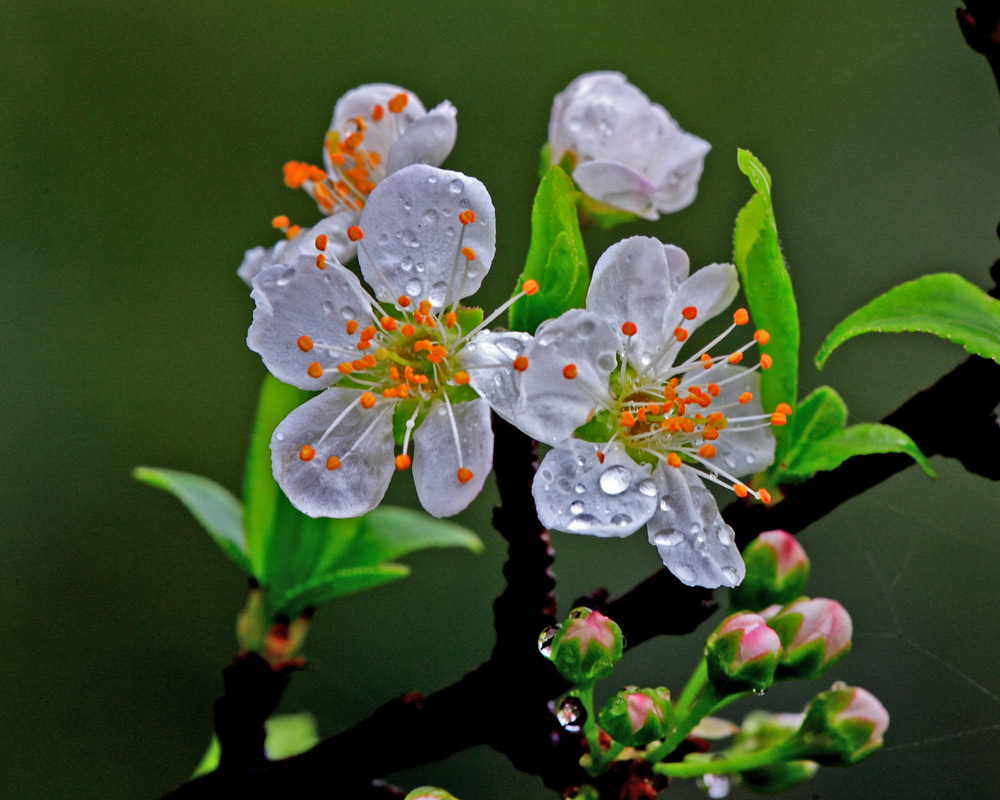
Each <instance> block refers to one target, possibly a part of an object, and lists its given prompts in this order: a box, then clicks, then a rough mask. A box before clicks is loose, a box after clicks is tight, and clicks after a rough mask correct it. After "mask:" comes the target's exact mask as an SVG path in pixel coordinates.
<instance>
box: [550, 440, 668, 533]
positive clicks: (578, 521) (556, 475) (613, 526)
mask: <svg viewBox="0 0 1000 800" xmlns="http://www.w3.org/2000/svg"><path fill="white" fill-rule="evenodd" d="M597 451H598V446H597V445H596V444H594V443H592V442H584V441H582V440H580V439H569V440H567V441H565V442H563V443H562V444H560V445H558V446H557V447H555V448H554V449H552V450H550V451H549V452H548V453H546V454H545V458H543V459H542V463H541V465H539V467H538V472H537V473H535V480H534V482H533V483H532V485H531V495H532V497H534V498H535V507H536V509H537V511H538V519H539V521H540V522H541V523H542V525H544V526H545V527H546V528H552V529H554V530H558V531H567V532H568V533H586V534H590V535H591V536H628V535H629V534H631V533H634V532H635V531H637V530H638V529H639V528H641V527H642V526H643V524H644V523H645V522H646V521H647V520H648V519H649V518H650V517H651V516H652V515H653V512H654V511H655V510H656V502H657V497H658V494H659V490H658V487H657V484H656V481H654V480H653V479H652V478H651V477H650V466H649V464H637V463H636V462H635V461H633V460H632V459H631V458H629V456H628V454H627V453H626V452H625V448H624V447H622V446H621V444H619V443H618V442H613V443H612V444H611V445H610V446H609V447H608V448H607V451H606V452H605V454H604V461H603V463H602V462H601V461H600V460H599V459H598V457H597Z"/></svg>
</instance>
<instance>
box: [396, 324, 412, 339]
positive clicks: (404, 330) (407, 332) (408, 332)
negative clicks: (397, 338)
mask: <svg viewBox="0 0 1000 800" xmlns="http://www.w3.org/2000/svg"><path fill="white" fill-rule="evenodd" d="M399 332H400V333H401V334H403V336H405V337H406V338H410V337H411V336H413V333H414V327H413V326H412V325H411V324H410V323H406V324H405V325H404V326H403V327H401V328H400V329H399Z"/></svg>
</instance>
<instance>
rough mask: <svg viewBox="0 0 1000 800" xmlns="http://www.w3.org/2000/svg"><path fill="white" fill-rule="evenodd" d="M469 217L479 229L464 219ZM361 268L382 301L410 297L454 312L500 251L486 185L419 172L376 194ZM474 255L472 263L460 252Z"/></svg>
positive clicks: (366, 222)
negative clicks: (454, 306)
mask: <svg viewBox="0 0 1000 800" xmlns="http://www.w3.org/2000/svg"><path fill="white" fill-rule="evenodd" d="M467 209H468V210H471V211H472V212H474V213H475V215H476V220H475V222H473V223H471V224H470V225H463V224H462V223H461V222H459V219H458V215H459V214H460V213H461V212H463V211H465V210H467ZM360 225H361V230H362V231H364V234H365V238H364V239H362V240H361V242H360V243H359V248H358V263H359V264H360V265H361V272H362V274H363V275H364V276H365V280H366V281H368V284H369V285H370V286H372V287H373V288H374V289H375V296H376V297H377V298H378V299H379V300H383V301H385V302H392V303H394V302H395V301H396V299H397V298H398V297H399V296H400V295H404V294H405V295H407V296H408V297H409V298H410V299H411V300H413V301H414V302H415V303H419V302H420V301H421V300H429V301H430V302H431V305H432V306H433V307H434V308H435V309H441V308H443V307H445V306H450V305H451V304H452V303H454V302H456V301H457V300H458V299H459V298H462V297H467V296H468V295H470V294H473V293H474V292H475V291H476V290H478V289H479V286H480V284H481V283H482V281H483V278H484V277H485V276H486V273H487V272H488V271H489V268H490V264H491V263H492V262H493V254H494V253H495V251H496V212H495V211H494V208H493V201H492V200H490V195H489V192H487V191H486V187H485V186H483V184H482V183H481V182H480V181H478V180H476V179H475V178H471V177H469V176H467V175H463V174H462V173H461V172H452V171H450V170H443V169H437V168H436V167H428V166H426V165H423V164H414V165H413V166H409V167H406V168H405V169H402V170H400V171H399V172H397V173H395V174H393V175H390V176H389V177H388V178H386V179H385V180H383V181H382V182H381V183H379V185H378V186H376V187H375V188H374V189H373V190H372V193H371V196H370V197H369V198H368V202H367V203H366V204H365V208H364V211H362V212H361V223H360ZM463 248H470V249H471V250H472V251H473V253H474V256H475V257H474V259H473V260H471V261H470V260H468V259H467V258H466V257H465V256H464V255H462V253H461V252H460V251H461V250H462V249H463Z"/></svg>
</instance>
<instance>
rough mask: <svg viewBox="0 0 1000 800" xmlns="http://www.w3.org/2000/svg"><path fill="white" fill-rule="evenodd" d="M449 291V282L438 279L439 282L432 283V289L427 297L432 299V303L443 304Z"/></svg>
mask: <svg viewBox="0 0 1000 800" xmlns="http://www.w3.org/2000/svg"><path fill="white" fill-rule="evenodd" d="M447 291H448V284H446V283H445V282H444V281H438V282H437V283H434V284H431V290H430V293H429V296H428V298H427V299H428V300H430V301H431V305H434V306H443V305H444V293H445V292H447Z"/></svg>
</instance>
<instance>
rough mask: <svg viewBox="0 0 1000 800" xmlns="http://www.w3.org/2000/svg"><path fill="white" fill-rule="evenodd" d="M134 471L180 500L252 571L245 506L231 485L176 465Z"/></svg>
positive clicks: (242, 566)
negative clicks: (180, 470)
mask: <svg viewBox="0 0 1000 800" xmlns="http://www.w3.org/2000/svg"><path fill="white" fill-rule="evenodd" d="M132 474H133V476H135V478H136V479H137V480H140V481H143V482H144V483H148V484H149V485H150V486H155V487H156V488H157V489H163V490H165V491H168V492H170V493H171V494H172V495H173V496H174V497H176V498H177V499H178V500H180V501H181V502H182V503H183V504H184V505H185V506H187V509H188V511H190V512H191V513H192V514H193V515H194V518H195V519H196V520H198V522H199V523H201V526H202V527H203V528H204V529H205V530H206V531H208V533H209V535H210V536H211V537H212V539H213V540H214V541H215V543H216V544H217V545H218V546H219V547H220V548H221V549H222V552H224V553H225V554H226V555H227V556H229V558H230V559H231V560H232V561H233V563H235V564H236V566H238V567H239V568H240V569H241V570H243V571H244V572H246V573H250V572H251V568H250V560H249V559H248V558H247V553H246V543H245V541H244V539H243V508H242V506H241V505H240V501H239V500H237V499H236V498H235V497H233V496H232V494H230V493H229V491H228V490H227V489H225V488H223V487H222V486H219V484H217V483H216V482H215V481H212V480H209V479H208V478H204V477H202V476H201V475H192V474H191V473H189V472H178V471H176V470H172V469H158V468H155V467H136V468H135V470H134V471H133V472H132Z"/></svg>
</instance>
